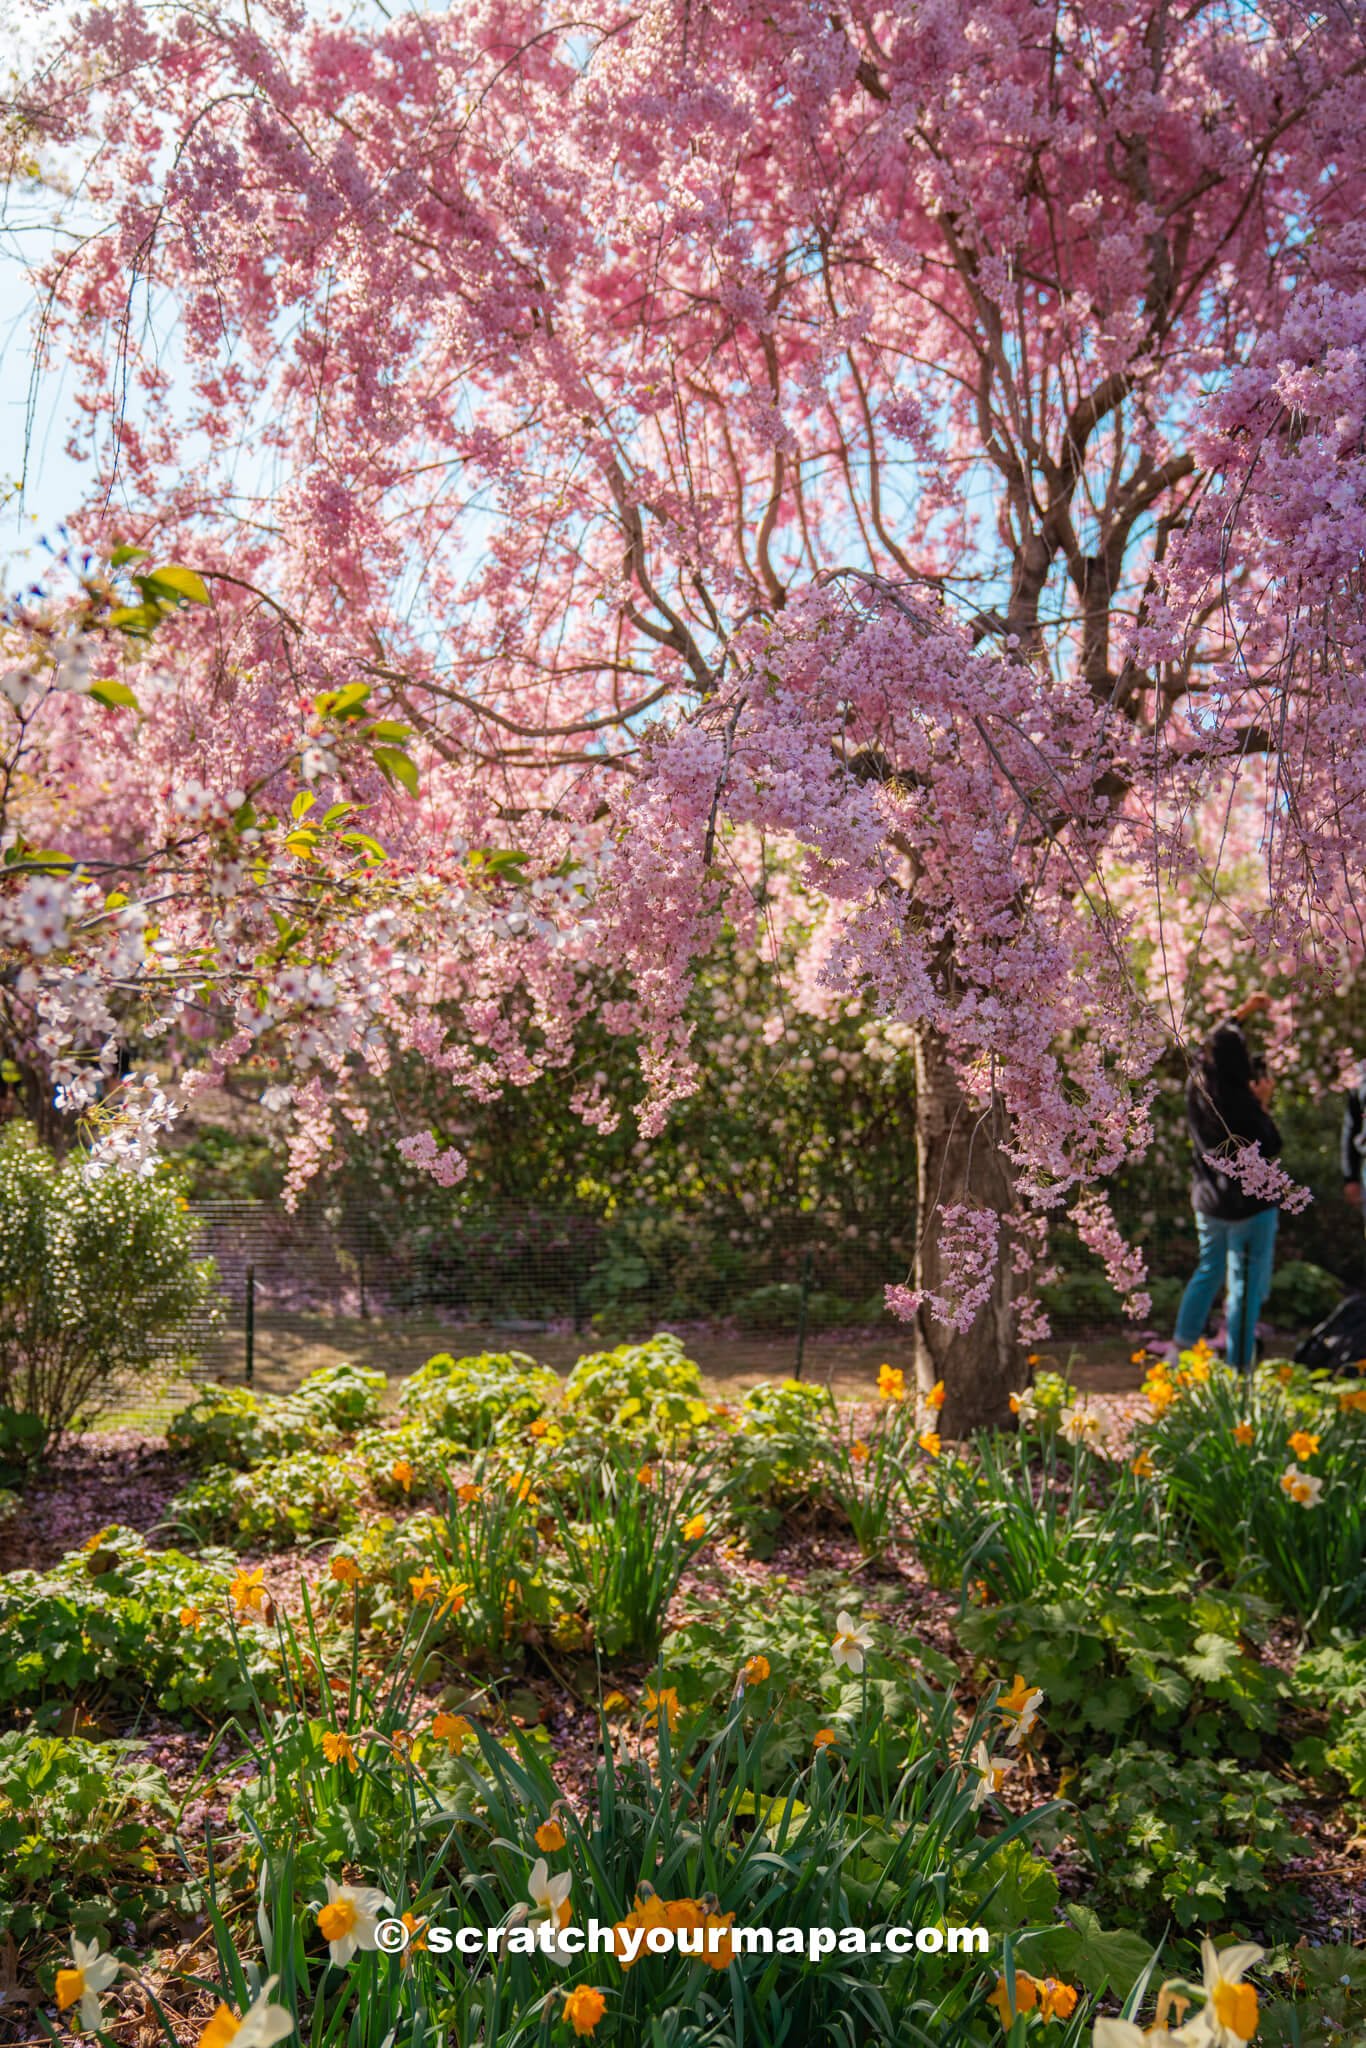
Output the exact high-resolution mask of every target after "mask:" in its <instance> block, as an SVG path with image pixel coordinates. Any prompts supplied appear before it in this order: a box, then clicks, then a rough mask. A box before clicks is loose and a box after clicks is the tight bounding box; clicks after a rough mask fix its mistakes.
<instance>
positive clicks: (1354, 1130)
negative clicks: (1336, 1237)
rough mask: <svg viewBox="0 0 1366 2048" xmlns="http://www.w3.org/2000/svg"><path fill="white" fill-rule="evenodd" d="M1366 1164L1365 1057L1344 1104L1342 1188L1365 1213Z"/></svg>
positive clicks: (1365, 1213) (1364, 1213) (1365, 1214)
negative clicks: (1365, 1185)
mask: <svg viewBox="0 0 1366 2048" xmlns="http://www.w3.org/2000/svg"><path fill="white" fill-rule="evenodd" d="M1364 1167H1366V1060H1363V1061H1362V1063H1361V1065H1360V1066H1359V1067H1358V1068H1357V1077H1356V1080H1355V1081H1354V1082H1353V1084H1352V1086H1351V1087H1350V1088H1349V1089H1348V1091H1347V1099H1346V1101H1345V1102H1344V1103H1343V1106H1342V1192H1343V1194H1344V1195H1345V1196H1346V1198H1347V1200H1348V1201H1349V1202H1350V1203H1351V1205H1352V1207H1353V1208H1354V1209H1356V1210H1358V1211H1360V1212H1361V1213H1362V1214H1363V1216H1364V1217H1366V1210H1363V1208H1362V1199H1361V1182H1362V1171H1363V1168H1364Z"/></svg>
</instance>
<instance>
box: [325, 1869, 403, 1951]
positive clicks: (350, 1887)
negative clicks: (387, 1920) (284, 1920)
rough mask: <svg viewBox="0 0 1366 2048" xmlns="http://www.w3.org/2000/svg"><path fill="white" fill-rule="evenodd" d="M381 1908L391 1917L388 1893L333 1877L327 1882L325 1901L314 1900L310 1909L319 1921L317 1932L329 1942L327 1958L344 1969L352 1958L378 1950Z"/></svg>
mask: <svg viewBox="0 0 1366 2048" xmlns="http://www.w3.org/2000/svg"><path fill="white" fill-rule="evenodd" d="M381 1907H384V1908H386V1909H387V1911H388V1913H390V1914H392V1912H393V1910H394V1902H393V1900H392V1899H391V1898H390V1897H389V1895H388V1893H387V1892H382V1891H379V1890H377V1889H376V1887H375V1886H374V1885H372V1884H338V1883H337V1880H336V1879H335V1878H334V1877H329V1878H328V1879H327V1898H326V1900H325V1901H319V1900H317V1899H315V1900H314V1901H313V1904H312V1907H311V1910H312V1912H313V1913H314V1914H315V1916H316V1918H317V1922H318V1932H319V1933H320V1934H321V1935H322V1938H323V1940H324V1941H325V1942H326V1943H327V1953H328V1956H329V1958H330V1959H331V1961H332V1962H334V1963H336V1964H337V1965H338V1967H339V1968H344V1967H345V1966H346V1964H347V1963H349V1962H350V1960H351V1958H352V1956H354V1955H356V1954H358V1953H368V1952H369V1951H370V1950H372V1949H377V1948H378V1947H379V1942H378V1941H377V1940H376V1938H375V1929H376V1927H377V1926H378V1925H379V1922H380V1920H381V1919H382V1918H384V1914H382V1913H381V1911H380V1908H381Z"/></svg>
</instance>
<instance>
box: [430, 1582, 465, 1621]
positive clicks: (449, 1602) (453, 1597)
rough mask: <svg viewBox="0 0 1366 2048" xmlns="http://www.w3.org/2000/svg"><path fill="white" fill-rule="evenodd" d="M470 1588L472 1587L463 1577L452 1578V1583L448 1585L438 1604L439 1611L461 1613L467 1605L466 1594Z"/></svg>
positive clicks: (439, 1612)
mask: <svg viewBox="0 0 1366 2048" xmlns="http://www.w3.org/2000/svg"><path fill="white" fill-rule="evenodd" d="M469 1590H470V1589H469V1587H468V1585H467V1584H466V1583H465V1581H464V1580H463V1579H452V1580H451V1583H450V1585H449V1586H447V1588H446V1591H445V1593H444V1595H443V1596H442V1599H441V1601H440V1603H439V1605H438V1606H437V1610H436V1611H437V1613H438V1614H459V1613H461V1612H462V1610H463V1608H464V1605H465V1595H466V1594H467V1593H468V1592H469Z"/></svg>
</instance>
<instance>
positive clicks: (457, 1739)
mask: <svg viewBox="0 0 1366 2048" xmlns="http://www.w3.org/2000/svg"><path fill="white" fill-rule="evenodd" d="M432 1735H433V1738H434V1739H435V1740H436V1741H437V1742H444V1743H445V1745H446V1747H447V1749H448V1750H449V1751H450V1753H451V1755H452V1756H459V1755H460V1752H461V1751H462V1750H463V1749H464V1747H465V1744H466V1743H467V1742H472V1741H473V1739H474V1726H473V1724H472V1723H471V1722H469V1721H467V1720H466V1719H465V1717H464V1715H463V1714H438V1715H437V1716H436V1717H435V1719H434V1720H433V1722H432Z"/></svg>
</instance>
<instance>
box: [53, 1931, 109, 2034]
mask: <svg viewBox="0 0 1366 2048" xmlns="http://www.w3.org/2000/svg"><path fill="white" fill-rule="evenodd" d="M118 1974H119V1966H118V1964H117V1963H116V1962H115V1960H114V1958H113V1956H102V1955H101V1954H100V1945H99V1943H98V1942H97V1941H76V1940H74V1939H73V1941H72V1943H71V1963H70V1965H69V1967H68V1968H66V1969H65V1970H58V1972H57V2010H58V2012H66V2011H67V2010H68V2008H69V2007H71V2006H73V2005H74V2006H76V2007H77V2008H78V2010H79V2012H80V2015H81V2025H82V2027H84V2028H85V2029H86V2031H87V2032H88V2033H93V2032H94V2030H95V2029H96V2028H97V2027H99V2026H100V2025H101V2024H102V2022H103V2020H104V2009H103V2007H102V2006H101V2004H100V1993H101V1992H102V1991H107V1990H108V1989H109V1987H110V1985H111V1984H112V1983H113V1982H114V1979H115V1978H116V1977H117V1976H118Z"/></svg>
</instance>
